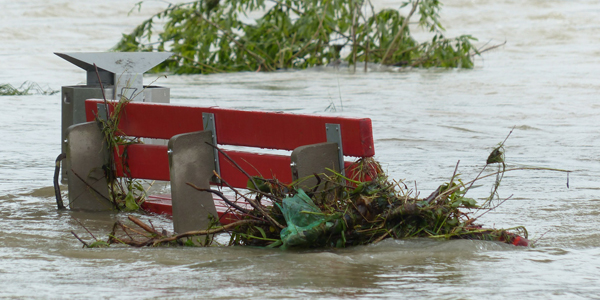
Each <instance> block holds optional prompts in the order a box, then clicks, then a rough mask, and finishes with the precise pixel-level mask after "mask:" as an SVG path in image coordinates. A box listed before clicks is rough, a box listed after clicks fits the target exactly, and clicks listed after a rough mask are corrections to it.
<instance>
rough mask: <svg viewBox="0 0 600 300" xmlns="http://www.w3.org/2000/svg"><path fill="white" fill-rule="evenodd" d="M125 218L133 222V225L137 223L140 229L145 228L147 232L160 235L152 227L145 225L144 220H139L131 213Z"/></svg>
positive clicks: (160, 235)
mask: <svg viewBox="0 0 600 300" xmlns="http://www.w3.org/2000/svg"><path fill="white" fill-rule="evenodd" d="M127 218H128V219H129V221H131V222H133V223H135V225H137V226H140V227H141V228H142V229H144V230H146V231H147V232H149V233H152V234H155V235H157V236H159V237H162V234H160V233H159V232H158V231H156V230H155V229H154V228H152V227H150V226H148V225H146V224H145V223H144V222H142V221H140V220H139V219H138V218H136V217H134V216H132V215H129V216H128V217H127Z"/></svg>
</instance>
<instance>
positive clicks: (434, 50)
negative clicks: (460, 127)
mask: <svg viewBox="0 0 600 300" xmlns="http://www.w3.org/2000/svg"><path fill="white" fill-rule="evenodd" d="M142 3H143V1H140V2H138V3H137V4H136V6H137V7H138V8H140V7H141V5H142ZM441 6H442V4H441V2H440V1H439V0H409V1H405V2H403V3H402V4H401V5H400V7H399V8H398V9H391V8H386V9H382V10H379V11H376V10H375V8H374V6H373V4H372V3H371V1H370V0H350V1H348V0H313V1H304V0H286V1H279V0H266V1H265V0H200V1H191V2H186V3H181V4H169V6H168V8H166V9H165V10H163V11H161V12H159V13H157V14H155V15H153V16H152V17H150V18H149V19H147V20H145V21H144V22H142V23H141V24H140V25H138V26H137V27H136V28H135V29H134V30H133V32H132V33H130V34H123V37H122V39H121V41H120V42H119V43H118V44H117V45H116V46H115V47H114V50H117V51H171V52H174V53H175V55H174V56H173V57H172V58H171V59H170V60H168V61H166V62H165V63H163V64H161V65H159V67H157V68H156V69H155V70H156V71H161V72H162V71H168V72H174V73H177V74H189V73H220V72H236V71H256V70H260V71H273V70H277V69H288V68H300V69H303V68H308V67H313V66H319V65H326V64H332V63H333V64H337V63H339V62H340V61H345V62H348V63H349V64H351V65H354V67H356V64H357V63H365V70H366V69H367V63H375V64H383V65H390V66H400V67H424V68H429V67H443V68H472V67H473V63H474V62H473V57H474V56H475V55H479V54H480V53H481V52H483V51H486V50H487V49H490V48H494V47H495V46H493V47H489V48H487V49H477V48H475V47H474V46H473V44H472V43H471V42H472V41H475V40H476V39H475V38H474V37H472V36H470V35H461V36H459V37H456V38H447V37H446V36H445V35H444V27H443V26H442V24H441V22H440V17H439V11H440V9H441ZM405 7H406V9H410V11H409V12H408V14H406V15H402V14H401V12H400V9H402V8H405ZM256 15H260V17H258V18H255V19H254V16H256ZM413 17H415V18H418V20H417V21H415V22H412V20H411V18H413ZM412 23H417V24H418V26H419V27H420V28H422V29H424V30H425V31H428V32H429V33H430V36H431V39H430V40H429V41H425V42H419V41H417V40H416V39H415V38H414V37H413V35H412V34H411V31H410V27H411V26H409V24H412Z"/></svg>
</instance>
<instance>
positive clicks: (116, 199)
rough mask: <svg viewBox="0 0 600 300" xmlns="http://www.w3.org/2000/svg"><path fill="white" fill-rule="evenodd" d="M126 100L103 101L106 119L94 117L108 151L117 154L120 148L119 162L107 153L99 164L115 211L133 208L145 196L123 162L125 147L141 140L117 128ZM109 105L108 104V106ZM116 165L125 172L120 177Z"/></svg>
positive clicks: (135, 208)
mask: <svg viewBox="0 0 600 300" xmlns="http://www.w3.org/2000/svg"><path fill="white" fill-rule="evenodd" d="M129 101H130V100H129V99H127V98H125V97H122V98H121V99H120V100H119V101H118V102H105V106H106V111H111V112H112V113H111V114H110V116H108V119H103V118H100V117H98V118H97V120H98V122H100V124H101V125H102V134H103V135H104V140H105V141H106V144H107V148H108V153H117V154H118V153H119V151H120V149H123V153H122V155H121V156H122V159H123V160H122V161H120V162H115V161H114V157H113V155H108V161H107V163H106V165H104V166H103V169H104V172H105V174H106V179H107V183H108V188H109V192H110V193H109V196H110V201H111V202H112V204H113V206H114V207H115V208H116V209H117V210H119V211H137V210H139V209H140V205H141V203H142V202H144V200H145V199H146V190H145V189H144V186H143V185H142V183H141V182H140V180H138V179H134V178H131V176H129V175H130V170H129V166H128V163H127V158H128V154H127V151H128V148H127V147H128V146H129V145H133V144H139V143H141V141H140V139H139V138H136V137H129V136H124V135H122V133H121V131H120V130H119V122H120V120H121V116H122V111H123V109H124V107H125V106H126V105H127V103H129ZM109 107H111V108H110V109H109ZM116 164H120V165H121V166H122V168H123V172H124V173H125V176H124V177H118V176H117V170H116Z"/></svg>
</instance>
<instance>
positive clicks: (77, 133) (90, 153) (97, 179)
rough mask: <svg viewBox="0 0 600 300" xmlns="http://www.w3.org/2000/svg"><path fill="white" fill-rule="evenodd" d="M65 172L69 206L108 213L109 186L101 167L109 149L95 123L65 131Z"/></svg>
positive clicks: (74, 126) (111, 206) (109, 207)
mask: <svg viewBox="0 0 600 300" xmlns="http://www.w3.org/2000/svg"><path fill="white" fill-rule="evenodd" d="M66 136H67V144H66V151H67V157H66V169H67V176H68V179H69V189H68V190H69V207H70V208H71V209H81V210H90V211H109V210H113V209H114V207H113V205H112V203H111V202H110V200H109V195H108V184H107V182H106V176H105V174H104V170H103V169H102V166H103V165H105V164H106V163H107V161H108V160H107V158H108V149H107V147H106V143H105V142H104V138H103V136H102V132H101V131H100V127H99V126H98V124H97V123H96V122H88V123H81V124H78V125H73V126H70V127H69V128H68V129H67V133H66Z"/></svg>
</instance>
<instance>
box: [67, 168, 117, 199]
mask: <svg viewBox="0 0 600 300" xmlns="http://www.w3.org/2000/svg"><path fill="white" fill-rule="evenodd" d="M71 172H73V174H74V175H75V176H76V177H77V178H79V180H81V181H82V182H83V183H85V185H87V187H89V188H90V189H91V190H92V191H94V192H96V194H98V195H99V196H100V197H102V198H104V199H106V200H108V202H110V203H112V201H110V199H108V198H107V197H106V196H104V195H102V193H100V192H99V191H98V190H96V189H95V188H94V187H92V186H91V185H90V184H89V183H87V182H86V181H85V180H84V179H83V178H82V177H81V176H79V174H77V173H76V172H75V171H74V170H73V169H71ZM112 204H114V203H112ZM115 206H116V205H115Z"/></svg>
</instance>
